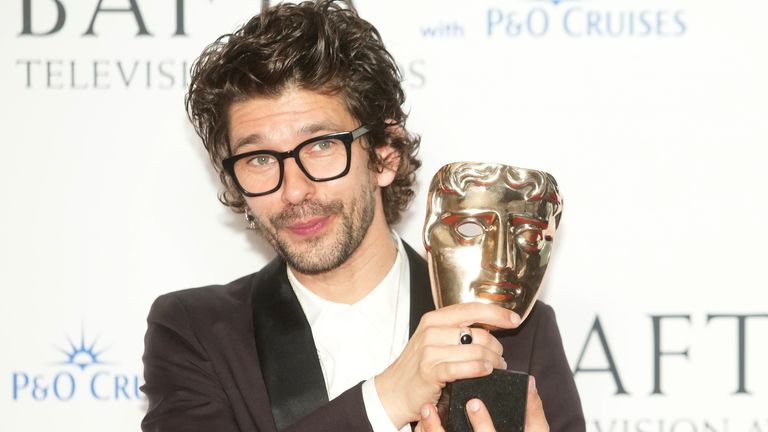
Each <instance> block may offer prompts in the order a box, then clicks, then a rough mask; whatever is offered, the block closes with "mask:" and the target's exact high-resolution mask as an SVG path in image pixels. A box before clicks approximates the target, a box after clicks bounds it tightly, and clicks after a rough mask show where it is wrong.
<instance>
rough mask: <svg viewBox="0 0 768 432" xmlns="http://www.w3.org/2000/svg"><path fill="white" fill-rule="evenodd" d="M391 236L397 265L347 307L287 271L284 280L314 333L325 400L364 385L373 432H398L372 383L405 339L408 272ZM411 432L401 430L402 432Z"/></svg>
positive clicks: (399, 244) (400, 246)
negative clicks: (326, 396) (326, 393)
mask: <svg viewBox="0 0 768 432" xmlns="http://www.w3.org/2000/svg"><path fill="white" fill-rule="evenodd" d="M392 235H393V239H394V241H395V243H396V244H397V249H398V252H397V258H396V259H395V263H394V264H393V265H392V268H391V269H390V270H389V272H388V273H387V275H386V276H385V277H384V279H383V280H382V281H381V282H380V283H379V285H377V286H376V287H375V288H374V289H373V290H372V291H371V292H370V293H368V295H367V296H365V297H364V298H362V299H361V300H359V301H358V302H357V303H354V304H351V305H348V304H343V303H334V302H331V301H328V300H325V299H323V298H321V297H319V296H317V295H316V294H314V293H313V292H311V291H310V290H309V289H307V288H306V287H305V286H303V285H302V284H301V282H299V281H298V279H296V276H295V275H294V274H293V272H292V271H291V269H290V268H289V269H288V280H289V281H290V283H291V286H292V287H293V291H294V292H295V293H296V297H297V298H298V299H299V303H300V304H301V307H302V308H303V309H304V314H305V315H306V316H307V321H309V325H310V327H311V328H312V337H313V338H314V340H315V346H316V347H317V356H318V358H319V359H320V366H321V368H322V370H323V377H324V378H325V387H326V390H327V392H328V399H329V400H330V399H333V398H335V397H336V396H338V395H340V394H341V393H343V392H344V391H346V390H347V389H349V388H350V387H353V386H354V385H356V384H357V383H359V382H360V381H363V380H366V381H365V383H363V389H362V390H363V402H364V403H365V410H366V413H367V415H368V420H369V421H370V422H371V425H372V426H373V430H374V431H375V432H395V431H396V430H397V429H396V427H395V426H394V425H393V424H392V421H391V420H390V419H389V416H388V415H387V413H386V411H385V410H384V407H383V406H382V404H381V400H379V396H378V393H377V392H376V386H375V384H374V381H373V378H374V376H376V375H377V374H379V373H381V372H382V371H383V370H384V369H386V367H387V366H389V365H390V364H391V363H392V362H393V361H394V360H395V359H396V358H397V356H399V355H400V353H401V352H402V351H403V348H405V345H406V344H407V343H408V336H409V335H408V324H409V322H408V321H409V315H410V313H409V312H410V297H411V290H410V285H411V283H410V267H409V263H408V257H407V255H406V253H405V249H404V248H403V244H402V241H401V240H400V238H399V237H397V235H396V234H394V233H393V234H392ZM410 430H411V428H410V425H405V427H404V428H402V429H401V430H400V431H401V432H403V431H410Z"/></svg>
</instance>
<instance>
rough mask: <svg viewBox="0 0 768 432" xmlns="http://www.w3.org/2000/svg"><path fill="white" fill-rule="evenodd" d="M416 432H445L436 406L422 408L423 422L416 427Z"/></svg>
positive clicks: (427, 405) (425, 405) (430, 405)
mask: <svg viewBox="0 0 768 432" xmlns="http://www.w3.org/2000/svg"><path fill="white" fill-rule="evenodd" d="M416 432H445V429H443V426H442V425H441V424H440V417H439V416H438V415H437V409H436V408H435V406H434V405H432V404H424V406H422V407H421V420H419V424H417V425H416Z"/></svg>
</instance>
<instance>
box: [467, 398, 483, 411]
mask: <svg viewBox="0 0 768 432" xmlns="http://www.w3.org/2000/svg"><path fill="white" fill-rule="evenodd" d="M467 408H469V410H470V411H472V412H477V411H478V410H480V401H478V400H477V399H472V400H470V401H469V402H468V403H467Z"/></svg>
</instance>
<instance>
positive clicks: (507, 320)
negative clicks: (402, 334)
mask: <svg viewBox="0 0 768 432" xmlns="http://www.w3.org/2000/svg"><path fill="white" fill-rule="evenodd" d="M520 322H521V320H520V316H519V315H517V314H516V313H514V312H511V311H509V310H508V309H504V308H503V307H501V306H497V305H492V304H485V303H477V302H472V303H460V304H455V305H451V306H446V307H443V308H440V309H438V310H435V311H432V312H428V313H426V314H424V316H423V317H422V318H421V324H424V325H427V326H447V327H468V326H471V325H472V324H482V325H486V326H490V327H499V328H507V329H509V328H516V327H517V326H519V325H520Z"/></svg>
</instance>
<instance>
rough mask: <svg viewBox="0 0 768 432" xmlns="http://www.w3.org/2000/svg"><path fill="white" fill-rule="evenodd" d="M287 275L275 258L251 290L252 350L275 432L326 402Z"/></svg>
mask: <svg viewBox="0 0 768 432" xmlns="http://www.w3.org/2000/svg"><path fill="white" fill-rule="evenodd" d="M285 272H286V269H285V262H283V261H282V260H278V259H276V260H274V261H272V262H271V263H270V264H269V265H268V266H267V267H266V268H265V269H264V270H263V273H264V277H263V278H261V280H260V282H259V283H257V284H256V283H255V284H254V286H253V288H252V289H253V323H254V328H255V334H256V349H257V350H258V353H259V362H260V363H261V371H262V374H263V375H264V382H265V384H266V386H267V392H268V393H269V400H270V404H271V406H272V415H273V416H274V418H275V425H276V426H277V429H278V430H279V431H281V430H285V429H286V428H287V427H288V426H290V425H291V424H293V423H295V422H296V421H298V420H300V419H301V418H303V417H304V416H306V415H307V414H309V413H310V412H312V411H314V410H315V409H316V408H318V407H320V406H321V405H323V404H325V403H326V402H328V394H327V392H326V389H325V380H324V378H323V371H322V369H321V368H320V360H319V359H318V357H317V349H316V348H315V341H314V339H313V338H312V329H311V328H310V327H309V323H308V322H307V318H306V316H305V315H304V311H303V310H302V309H301V305H300V304H299V301H298V299H297V298H296V295H295V294H294V293H293V289H292V288H291V284H290V283H289V282H288V277H287V275H286V273H285Z"/></svg>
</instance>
